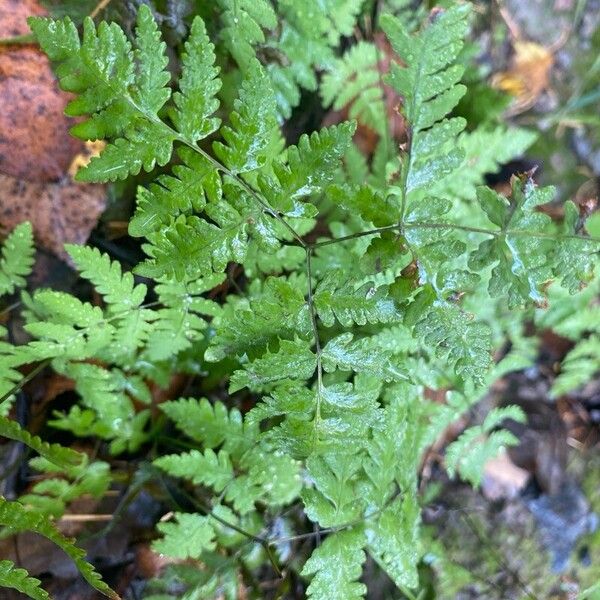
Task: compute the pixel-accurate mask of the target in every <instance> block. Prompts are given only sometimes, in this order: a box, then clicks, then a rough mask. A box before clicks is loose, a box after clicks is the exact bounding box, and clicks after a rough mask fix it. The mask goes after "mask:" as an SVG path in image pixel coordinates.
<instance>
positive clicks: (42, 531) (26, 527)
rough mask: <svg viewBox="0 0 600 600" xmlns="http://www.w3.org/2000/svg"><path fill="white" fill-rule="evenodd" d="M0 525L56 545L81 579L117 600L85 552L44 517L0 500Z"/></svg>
mask: <svg viewBox="0 0 600 600" xmlns="http://www.w3.org/2000/svg"><path fill="white" fill-rule="evenodd" d="M0 524H2V525H4V526H7V527H9V528H10V529H11V530H12V531H14V532H20V531H33V532H35V533H38V534H39V535H42V536H44V537H45V538H47V539H48V540H50V541H51V542H53V543H54V544H56V545H57V546H58V547H59V548H60V549H61V550H62V551H63V552H64V553H65V554H66V555H67V556H68V557H69V558H70V559H71V560H72V561H73V562H74V563H75V566H76V567H77V570H78V571H79V572H80V573H81V575H82V577H83V578H84V579H85V580H86V581H87V582H88V583H89V584H90V585H91V586H92V587H93V588H94V589H96V590H98V591H99V592H100V593H101V594H104V595H105V596H107V597H108V598H111V599H112V600H119V596H118V595H117V594H116V593H115V592H113V591H112V590H111V589H110V588H109V587H108V585H106V584H105V583H104V582H103V581H102V580H101V579H100V575H98V573H97V572H96V571H95V570H94V567H93V566H92V565H91V564H90V563H88V562H87V561H86V560H85V551H84V550H81V549H80V548H78V547H77V546H75V545H74V544H73V542H72V541H71V540H69V539H68V538H66V537H65V536H63V535H62V534H61V533H60V532H59V531H58V529H57V528H56V526H55V525H54V524H53V523H52V522H51V521H50V520H49V519H47V518H46V517H45V516H44V515H40V514H36V513H34V512H31V511H28V510H26V509H25V508H24V507H23V506H22V505H21V504H19V503H18V502H9V501H8V500H5V499H4V498H0Z"/></svg>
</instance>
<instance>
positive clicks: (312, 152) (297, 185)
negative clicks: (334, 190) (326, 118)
mask: <svg viewBox="0 0 600 600" xmlns="http://www.w3.org/2000/svg"><path fill="white" fill-rule="evenodd" d="M355 128H356V127H355V125H354V124H353V123H343V124H341V125H334V126H332V127H328V128H324V129H322V130H321V131H319V132H316V131H315V132H313V133H312V134H311V135H310V136H308V135H306V134H304V135H302V137H301V138H300V141H299V142H298V145H297V146H289V147H288V148H287V159H288V160H287V164H284V163H282V162H279V161H276V162H274V164H273V171H274V173H275V179H274V178H272V177H268V176H262V177H261V178H259V184H260V188H261V191H262V193H263V195H264V197H265V198H266V199H267V200H268V201H269V204H270V205H271V206H272V207H273V208H276V209H277V210H280V211H283V212H284V213H285V212H288V213H290V215H294V214H297V213H298V212H299V209H298V207H297V204H296V202H297V201H298V200H300V199H302V198H305V197H306V196H310V195H313V194H317V193H319V192H321V191H323V190H324V188H325V187H326V185H327V184H328V183H329V182H330V181H331V180H332V179H333V177H334V175H335V173H336V171H337V169H338V168H339V164H340V160H341V158H342V156H343V155H344V154H345V153H346V150H347V149H348V146H349V145H350V141H351V139H352V135H353V133H354V131H355ZM298 216H299V215H298ZM304 216H313V215H310V214H308V215H306V214H305V215H304Z"/></svg>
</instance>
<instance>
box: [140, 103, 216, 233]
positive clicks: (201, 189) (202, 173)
mask: <svg viewBox="0 0 600 600" xmlns="http://www.w3.org/2000/svg"><path fill="white" fill-rule="evenodd" d="M194 114H195V113H194ZM177 155H178V156H179V158H180V159H181V161H182V164H178V165H175V166H174V167H173V175H161V176H160V177H158V178H157V179H156V180H155V182H154V183H153V184H151V185H150V186H149V187H147V188H145V187H139V188H138V195H137V203H136V212H135V214H134V215H133V217H132V219H131V221H130V222H129V234H130V235H131V236H133V237H142V236H144V235H147V234H149V233H151V232H153V231H156V230H158V229H160V228H161V227H164V226H165V225H167V224H169V223H170V222H171V220H172V219H173V218H175V217H177V216H178V215H180V214H190V213H191V212H192V211H196V212H200V211H201V210H203V209H204V207H205V206H206V203H207V202H215V203H217V202H219V201H220V200H221V198H222V196H223V189H222V183H221V177H220V175H219V173H218V171H217V170H216V169H215V167H214V165H212V164H211V163H210V162H209V160H208V159H207V158H206V157H204V156H202V155H200V154H197V153H195V152H194V151H192V150H191V149H190V148H179V149H178V150H177Z"/></svg>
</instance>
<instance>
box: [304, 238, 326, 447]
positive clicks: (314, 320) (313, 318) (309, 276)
mask: <svg viewBox="0 0 600 600" xmlns="http://www.w3.org/2000/svg"><path fill="white" fill-rule="evenodd" d="M312 252H313V249H312V248H311V247H307V248H306V277H307V279H308V295H307V302H308V309H309V312H310V321H311V324H312V329H313V337H314V340H315V350H316V353H317V401H316V406H315V444H316V442H317V441H318V440H317V437H318V431H319V423H320V422H321V394H322V392H323V364H322V357H321V341H320V340H319V328H318V325H317V314H316V310H315V303H314V298H313V291H312Z"/></svg>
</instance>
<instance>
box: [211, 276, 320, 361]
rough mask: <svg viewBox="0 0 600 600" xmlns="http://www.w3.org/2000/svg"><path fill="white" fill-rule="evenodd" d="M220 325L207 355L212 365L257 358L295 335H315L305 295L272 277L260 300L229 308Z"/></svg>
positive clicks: (254, 299) (279, 279) (298, 288)
mask: <svg viewBox="0 0 600 600" xmlns="http://www.w3.org/2000/svg"><path fill="white" fill-rule="evenodd" d="M217 323H218V328H217V333H216V335H215V337H213V339H212V340H211V343H210V346H209V348H208V350H207V351H206V353H205V358H206V360H208V361H211V362H217V361H219V360H223V359H224V358H225V357H231V356H241V355H243V354H244V353H252V354H254V353H256V351H258V350H261V349H265V348H266V347H267V346H269V345H270V344H272V343H274V342H276V340H278V339H285V338H290V337H293V336H294V334H297V335H301V336H302V337H305V338H307V337H309V336H310V334H311V331H312V329H311V321H310V314H309V310H308V305H307V304H306V300H305V298H304V293H303V292H302V291H301V288H300V286H299V285H295V284H294V282H293V281H287V280H286V279H285V278H283V277H269V278H268V279H267V280H266V282H265V283H264V286H263V289H262V290H261V292H260V294H258V295H257V296H256V297H254V298H250V299H249V300H248V301H245V302H243V303H239V304H236V305H233V304H231V305H229V306H226V307H225V309H224V311H223V313H222V315H221V317H220V318H218V321H217Z"/></svg>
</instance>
